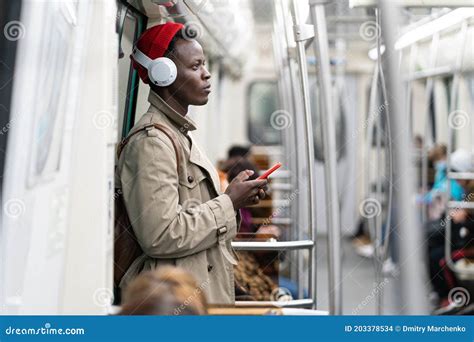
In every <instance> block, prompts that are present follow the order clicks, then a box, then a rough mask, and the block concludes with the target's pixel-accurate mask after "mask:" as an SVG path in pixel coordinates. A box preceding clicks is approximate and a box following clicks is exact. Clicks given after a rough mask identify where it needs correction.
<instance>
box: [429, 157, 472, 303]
mask: <svg viewBox="0 0 474 342" xmlns="http://www.w3.org/2000/svg"><path fill="white" fill-rule="evenodd" d="M450 165H451V168H452V170H454V171H456V172H471V171H473V169H474V165H473V160H472V153H470V152H468V151H466V150H457V151H455V152H454V153H453V154H452V155H451V157H450ZM444 169H445V168H444ZM443 172H444V175H441V177H440V178H438V180H439V179H441V181H440V183H441V185H440V186H439V187H438V188H439V189H441V191H440V193H441V194H444V195H443V196H439V197H438V198H439V199H440V201H441V202H442V205H440V210H439V211H440V214H439V217H438V218H437V219H435V220H432V221H429V222H428V223H427V224H426V236H427V240H428V257H429V271H430V279H431V282H432V284H433V288H434V290H435V291H436V293H437V294H438V296H439V298H440V299H443V298H445V297H446V296H447V295H448V292H449V288H448V286H447V283H446V279H445V277H444V272H443V267H446V266H445V265H444V266H442V265H440V262H441V260H442V259H443V258H444V253H445V252H444V246H445V231H446V224H447V221H446V217H445V216H446V203H447V201H448V200H456V201H462V200H466V201H472V198H471V194H470V193H469V195H468V196H466V193H468V192H469V183H470V181H469V180H466V179H458V180H454V179H451V180H450V184H451V189H454V191H451V192H450V193H451V196H450V198H448V196H446V191H447V175H446V170H445V171H443ZM449 215H450V216H449V217H450V218H449V219H450V220H451V231H452V239H451V247H452V250H453V251H454V250H456V249H460V248H464V247H465V246H466V242H468V240H466V238H465V236H463V234H462V231H463V229H467V230H469V231H471V232H473V231H474V222H473V221H472V220H471V219H469V213H468V211H467V210H466V209H462V208H458V209H454V210H451V211H450V212H449Z"/></svg>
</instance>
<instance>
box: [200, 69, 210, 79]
mask: <svg viewBox="0 0 474 342" xmlns="http://www.w3.org/2000/svg"><path fill="white" fill-rule="evenodd" d="M202 78H203V79H204V80H208V79H210V78H211V73H210V72H209V70H207V68H206V67H204V72H203V74H202Z"/></svg>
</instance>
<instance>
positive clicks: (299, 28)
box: [291, 0, 316, 307]
mask: <svg viewBox="0 0 474 342" xmlns="http://www.w3.org/2000/svg"><path fill="white" fill-rule="evenodd" d="M299 3H300V2H299V1H298V0H293V1H292V6H291V10H292V17H293V25H294V26H293V28H294V34H295V42H296V51H297V55H298V64H299V73H300V84H301V93H302V96H303V114H304V126H305V132H304V140H305V147H306V151H305V152H306V160H307V172H308V204H307V205H308V224H309V227H308V229H309V234H310V239H311V240H313V242H314V243H315V244H316V224H315V223H316V222H315V221H316V220H315V217H314V210H315V203H316V201H315V193H314V145H313V143H314V140H313V125H312V120H311V106H310V99H309V84H308V68H307V64H306V52H305V40H307V39H308V38H310V37H305V33H307V32H303V29H304V28H308V27H307V26H306V27H305V26H304V25H301V23H300V18H299V11H298V4H299ZM315 266H316V253H315V248H313V249H312V250H310V266H309V273H310V274H309V283H310V286H309V293H311V296H312V298H313V300H315V299H316V270H315ZM313 307H315V303H313Z"/></svg>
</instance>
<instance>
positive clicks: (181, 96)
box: [169, 39, 211, 106]
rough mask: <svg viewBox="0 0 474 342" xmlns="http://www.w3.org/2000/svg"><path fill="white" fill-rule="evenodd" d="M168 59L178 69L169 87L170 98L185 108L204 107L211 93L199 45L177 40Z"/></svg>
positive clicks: (189, 41)
mask: <svg viewBox="0 0 474 342" xmlns="http://www.w3.org/2000/svg"><path fill="white" fill-rule="evenodd" d="M169 57H170V58H171V59H172V60H173V61H174V62H175V64H176V67H177V69H178V74H177V77H176V81H175V82H174V83H173V84H172V85H170V86H169V90H170V92H171V94H172V96H173V97H174V98H176V100H178V102H180V103H181V104H182V105H185V106H187V105H194V106H202V105H205V104H206V103H207V101H208V97H209V93H210V92H211V83H210V78H211V74H210V73H209V71H207V68H206V66H205V65H206V61H205V58H204V53H203V51H202V47H201V45H200V44H199V43H198V42H197V41H195V40H184V39H179V40H178V41H177V42H176V44H175V47H174V50H173V52H172V54H171V56H169Z"/></svg>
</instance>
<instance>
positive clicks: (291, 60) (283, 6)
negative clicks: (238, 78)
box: [275, 0, 315, 298]
mask: <svg viewBox="0 0 474 342" xmlns="http://www.w3.org/2000/svg"><path fill="white" fill-rule="evenodd" d="M287 5H288V3H287V2H286V1H283V0H279V1H278V4H277V5H276V6H275V15H276V18H277V19H279V20H280V22H281V23H280V26H281V27H282V28H283V31H284V37H285V40H284V41H285V43H286V48H285V54H286V65H285V69H286V70H287V71H288V75H287V76H288V81H289V83H290V86H289V90H290V94H291V96H290V97H291V109H292V111H291V113H292V114H293V119H294V122H293V125H292V127H293V131H292V133H294V137H293V138H294V141H295V145H294V147H295V160H296V169H295V170H296V177H295V187H294V188H295V189H297V188H298V187H299V181H300V179H302V177H303V166H304V165H303V163H304V160H305V158H304V153H301V149H300V148H299V143H298V138H299V137H301V136H302V134H301V132H300V130H301V125H300V122H299V120H300V118H299V116H297V115H296V113H298V112H299V108H298V104H297V98H299V95H300V94H299V92H298V91H297V90H298V81H297V79H296V78H297V76H296V75H297V70H296V60H295V54H294V53H292V50H291V49H290V45H291V43H292V42H293V37H292V36H291V34H290V28H289V27H288V21H287V20H286V17H285V15H286V13H287V10H288V8H287ZM303 196H304V194H301V195H300V196H297V197H296V201H297V203H296V211H295V215H296V216H295V219H296V220H295V221H294V222H295V224H296V226H297V227H302V226H303V223H304V224H306V222H305V221H304V220H305V219H306V218H305V216H304V206H303V205H302V202H303ZM301 235H302V234H301V231H299V230H298V231H295V232H294V233H293V231H292V238H296V239H300V238H301ZM310 260H312V258H310ZM296 263H297V270H298V272H297V274H296V277H297V279H298V281H297V284H298V297H300V298H301V297H302V296H303V294H304V288H303V286H302V284H303V283H304V274H303V272H301V271H300V270H302V269H303V268H304V259H303V256H302V255H301V253H297V260H296ZM314 267H315V265H312V264H311V265H310V270H311V269H312V268H314Z"/></svg>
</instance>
